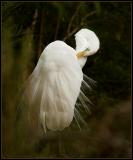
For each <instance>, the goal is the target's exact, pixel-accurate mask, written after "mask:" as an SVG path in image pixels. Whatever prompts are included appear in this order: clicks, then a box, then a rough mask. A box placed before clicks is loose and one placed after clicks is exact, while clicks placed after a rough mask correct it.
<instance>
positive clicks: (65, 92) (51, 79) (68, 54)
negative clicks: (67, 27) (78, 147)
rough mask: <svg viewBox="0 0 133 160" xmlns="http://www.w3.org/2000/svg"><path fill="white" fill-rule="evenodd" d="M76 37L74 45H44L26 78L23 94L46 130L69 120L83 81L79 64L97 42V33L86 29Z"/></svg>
mask: <svg viewBox="0 0 133 160" xmlns="http://www.w3.org/2000/svg"><path fill="white" fill-rule="evenodd" d="M75 40H76V49H73V48H72V47H70V46H68V45H67V44H66V43H65V42H63V41H59V40H56V41H54V42H52V43H50V44H49V45H48V46H46V48H45V49H44V50H43V52H42V54H41V56H40V58H39V60H38V63H37V66H36V67H35V69H34V71H33V72H32V74H31V76H30V78H29V80H28V85H27V88H26V90H25V95H26V97H27V99H28V102H29V103H30V106H31V107H30V109H31V110H32V109H33V106H34V105H35V106H36V108H37V111H38V112H37V111H36V113H35V117H37V118H38V120H39V122H40V123H41V124H42V126H43V129H44V131H45V132H46V129H49V130H53V131H56V130H63V129H64V128H66V127H68V126H69V125H70V124H71V122H72V120H73V117H74V114H75V113H74V111H75V104H76V100H77V98H78V96H79V93H80V89H81V83H82V82H83V72H82V68H83V66H84V65H85V63H86V60H87V56H90V55H92V54H94V53H96V52H97V51H98V49H99V46H100V42H99V39H98V37H97V36H96V34H95V33H94V32H93V31H91V30H88V29H81V30H80V31H79V32H77V33H76V35H75Z"/></svg>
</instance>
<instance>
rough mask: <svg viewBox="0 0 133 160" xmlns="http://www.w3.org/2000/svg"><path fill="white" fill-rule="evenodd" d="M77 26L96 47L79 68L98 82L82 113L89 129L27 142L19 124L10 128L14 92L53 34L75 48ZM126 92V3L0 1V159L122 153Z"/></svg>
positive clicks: (126, 146) (127, 136)
mask: <svg viewBox="0 0 133 160" xmlns="http://www.w3.org/2000/svg"><path fill="white" fill-rule="evenodd" d="M81 28H88V29H91V30H93V31H94V32H95V33H96V34H97V36H98V37H99V39H100V50H99V51H98V52H97V54H95V55H93V56H90V57H88V60H87V63H86V65H85V66H84V68H83V72H84V73H85V74H86V75H88V76H89V77H91V78H92V79H94V80H96V81H97V86H96V88H95V92H94V93H93V94H91V95H90V99H91V101H92V102H93V103H94V108H92V114H91V115H89V116H86V115H83V116H85V120H86V121H87V123H88V126H89V127H88V128H85V129H82V130H81V131H79V130H78V129H71V130H69V129H66V130H64V131H62V132H61V133H57V135H56V136H53V133H52V135H51V134H50V136H48V137H47V138H46V139H45V138H43V139H38V142H37V143H36V144H34V145H33V146H31V147H29V144H27V143H22V142H23V137H21V134H22V132H23V129H22V130H21V132H19V133H16V130H15V129H14V128H15V127H14V126H15V123H14V121H15V114H16V107H15V106H16V104H17V103H18V101H19V99H20V97H19V92H20V90H21V88H22V86H23V84H24V82H25V81H26V79H27V78H28V76H29V75H30V74H31V72H32V71H33V69H34V67H35V66H36V64H37V61H38V59H39V56H40V54H41V52H42V50H43V49H44V48H45V46H46V45H48V44H49V43H50V42H52V41H54V40H57V39H58V40H63V41H65V42H66V43H67V44H68V45H70V46H72V47H74V48H75V39H74V34H75V33H76V32H77V31H78V30H80V29H81ZM88 94H89V93H88ZM130 96H131V2H2V154H3V157H10V158H11V157H12V158H13V157H21V158H22V157H33V158H35V157H38V158H39V157H43V158H46V157H47V158H51V157H55V158H57V157H58V158H59V157H60V158H86V157H88V158H97V157H99V158H107V157H108V158H112V157H116V158H124V157H127V158H129V157H131V142H130V141H131V98H130ZM70 128H71V127H70ZM17 134H19V138H18V137H17ZM19 139H21V141H22V142H21V143H19ZM33 141H34V140H33ZM21 146H23V147H21Z"/></svg>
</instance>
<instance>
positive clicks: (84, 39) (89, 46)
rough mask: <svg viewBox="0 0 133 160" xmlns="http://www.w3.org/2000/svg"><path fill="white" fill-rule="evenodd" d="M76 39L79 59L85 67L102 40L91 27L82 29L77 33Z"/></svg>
mask: <svg viewBox="0 0 133 160" xmlns="http://www.w3.org/2000/svg"><path fill="white" fill-rule="evenodd" d="M75 40H76V53H77V54H76V55H77V58H78V59H79V63H80V66H81V67H83V66H84V65H85V63H86V60H87V57H88V56H90V55H93V54H95V53H96V52H97V51H98V49H99V47H100V42H99V39H98V37H97V36H96V34H95V33H94V32H93V31H91V30H89V29H81V30H80V31H79V32H77V33H76V34H75Z"/></svg>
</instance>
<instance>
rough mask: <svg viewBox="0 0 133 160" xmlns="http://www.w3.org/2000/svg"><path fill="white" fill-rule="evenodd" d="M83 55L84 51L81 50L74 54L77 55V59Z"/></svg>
mask: <svg viewBox="0 0 133 160" xmlns="http://www.w3.org/2000/svg"><path fill="white" fill-rule="evenodd" d="M84 55H85V52H84V51H83V52H79V53H77V54H76V56H77V58H78V59H80V58H82V57H84Z"/></svg>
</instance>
